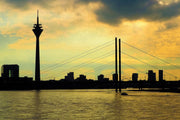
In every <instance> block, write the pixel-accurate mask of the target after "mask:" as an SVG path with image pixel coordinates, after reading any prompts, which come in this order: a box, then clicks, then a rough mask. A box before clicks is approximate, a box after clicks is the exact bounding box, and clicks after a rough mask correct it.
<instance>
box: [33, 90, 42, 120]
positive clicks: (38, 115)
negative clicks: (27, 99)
mask: <svg viewBox="0 0 180 120" xmlns="http://www.w3.org/2000/svg"><path fill="white" fill-rule="evenodd" d="M40 92H41V91H40V90H35V91H34V97H33V102H34V107H35V109H34V112H33V116H34V119H35V120H41V109H40V105H41V101H40Z"/></svg>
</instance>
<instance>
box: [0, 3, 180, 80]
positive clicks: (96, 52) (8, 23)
mask: <svg viewBox="0 0 180 120" xmlns="http://www.w3.org/2000/svg"><path fill="white" fill-rule="evenodd" d="M16 2H17V1H14V3H16ZM101 2H102V4H104V5H107V6H108V4H106V2H104V1H101ZM3 3H4V4H3V6H6V7H7V8H9V9H8V10H7V11H8V13H9V14H7V12H3V11H1V12H2V15H4V16H1V24H2V25H1V29H0V31H1V33H0V38H1V41H0V42H1V45H2V48H1V51H0V53H1V57H2V59H1V61H0V65H3V64H18V65H19V66H20V68H21V71H20V76H21V77H23V76H30V77H33V78H35V77H34V75H35V74H34V73H35V70H34V69H35V68H34V59H35V56H34V53H35V49H34V46H35V39H34V35H33V33H32V31H31V29H32V24H33V23H36V20H35V19H34V18H35V16H36V14H34V13H35V11H33V10H32V8H33V6H31V5H30V4H29V3H26V2H24V3H25V6H28V7H27V9H23V8H22V7H21V6H19V7H17V6H12V5H11V3H8V2H3ZM59 3H61V2H59ZM92 3H93V5H92V6H93V7H92V6H91V7H92V8H94V9H95V8H96V7H97V6H98V5H99V4H98V3H96V2H92ZM118 3H119V2H118ZM143 3H144V2H143ZM178 3H179V2H178ZM178 3H177V4H178ZM49 4H51V5H52V6H54V5H55V4H54V3H53V2H52V3H49ZM65 4H66V5H67V6H66V7H67V8H69V6H68V5H70V4H69V3H67V2H65ZM123 4H125V3H123ZM153 4H157V3H156V2H154V3H153ZM37 5H38V6H41V7H40V8H44V9H41V23H42V24H43V29H44V32H43V35H42V36H41V40H40V42H41V45H40V48H41V52H40V54H41V61H40V62H41V71H42V72H41V77H42V80H49V79H55V80H59V79H61V78H63V77H64V75H65V74H66V73H68V72H70V71H74V72H75V76H76V77H78V75H79V74H80V73H82V74H86V75H87V78H89V79H90V78H91V79H96V76H97V75H99V74H104V75H105V77H108V78H110V79H112V74H113V73H114V67H113V66H114V65H113V64H114V62H113V60H114V53H113V52H114V51H113V50H114V40H113V39H114V37H115V36H118V37H120V38H121V40H122V79H123V80H129V79H130V78H131V76H132V73H139V74H138V75H139V76H138V77H139V78H140V79H147V74H146V72H147V71H148V70H153V71H154V72H156V73H157V72H158V70H159V69H162V70H164V75H165V76H164V79H166V80H179V78H180V76H179V74H176V75H174V73H179V68H180V66H179V61H180V60H179V44H178V41H179V37H178V36H179V35H178V33H179V29H180V27H179V23H178V21H179V18H178V17H177V15H174V16H171V17H173V20H172V19H170V18H166V19H164V20H162V19H161V21H158V20H154V19H151V20H152V21H149V19H147V16H145V17H144V19H143V20H142V18H137V19H136V20H134V19H130V18H129V17H128V16H126V15H125V16H124V17H123V16H121V17H123V18H127V20H126V19H125V20H124V21H122V20H121V19H119V22H118V21H115V22H114V23H116V25H114V24H112V23H110V21H104V22H103V20H102V19H98V18H99V17H100V16H99V14H97V13H96V12H94V11H93V10H92V9H88V8H90V6H88V5H86V4H84V3H83V4H82V3H81V4H80V3H76V5H79V7H78V9H74V8H71V9H68V10H67V11H65V10H64V9H63V8H64V7H63V6H62V7H60V8H62V9H60V8H59V9H57V7H56V6H54V8H49V9H47V8H46V7H44V6H43V5H42V4H37ZM125 5H126V4H125ZM127 5H128V4H127ZM142 5H143V4H142ZM172 5H174V3H170V4H168V6H169V7H172ZM73 6H74V5H73ZM114 6H115V5H114ZM166 7H167V6H163V8H164V9H167V8H166ZM99 8H101V7H100V6H99ZM174 9H175V8H174ZM16 10H18V12H17V11H16ZM82 10H83V11H84V12H85V13H87V14H82V13H81V11H82ZM156 10H157V9H156ZM95 11H99V10H98V9H96V10H95ZM113 11H114V9H113ZM114 12H115V13H116V11H114ZM122 12H123V11H122ZM124 12H125V11H124ZM127 12H130V11H127ZM161 12H163V13H164V11H161ZM151 13H152V14H151V15H153V12H151ZM136 14H138V13H135V14H134V15H136ZM164 14H165V13H164ZM13 15H14V16H13ZM96 15H97V17H95V16H96ZM104 15H105V14H104ZM122 15H124V14H122ZM15 16H16V17H15ZM118 16H119V14H117V18H116V20H117V19H118ZM140 16H141V17H142V16H143V14H141V15H140ZM101 17H102V16H101ZM161 17H163V16H161ZM123 18H122V19H123ZM109 19H113V18H112V17H110V18H109ZM83 54H84V56H83ZM85 54H88V55H85ZM80 56H83V57H80ZM77 58H78V59H77ZM156 79H157V78H156Z"/></svg>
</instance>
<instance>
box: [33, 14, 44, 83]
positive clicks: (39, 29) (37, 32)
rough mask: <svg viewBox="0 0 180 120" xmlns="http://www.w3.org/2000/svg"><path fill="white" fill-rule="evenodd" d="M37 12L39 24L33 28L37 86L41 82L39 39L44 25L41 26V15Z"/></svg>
mask: <svg viewBox="0 0 180 120" xmlns="http://www.w3.org/2000/svg"><path fill="white" fill-rule="evenodd" d="M38 14H39V13H38V11H37V24H34V26H33V29H32V30H33V32H34V34H35V36H36V60H35V62H36V63H35V81H36V82H37V84H38V83H39V82H40V54H39V37H40V35H41V33H42V31H43V29H42V25H41V24H39V15H38Z"/></svg>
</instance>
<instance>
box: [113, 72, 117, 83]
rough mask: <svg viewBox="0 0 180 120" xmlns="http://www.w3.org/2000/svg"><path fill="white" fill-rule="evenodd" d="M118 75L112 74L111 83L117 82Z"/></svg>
mask: <svg viewBox="0 0 180 120" xmlns="http://www.w3.org/2000/svg"><path fill="white" fill-rule="evenodd" d="M117 77H118V74H116V73H114V74H112V78H113V82H116V81H117Z"/></svg>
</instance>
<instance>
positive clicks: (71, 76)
mask: <svg viewBox="0 0 180 120" xmlns="http://www.w3.org/2000/svg"><path fill="white" fill-rule="evenodd" d="M65 81H66V82H73V81H74V72H69V73H68V74H67V76H65Z"/></svg>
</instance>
